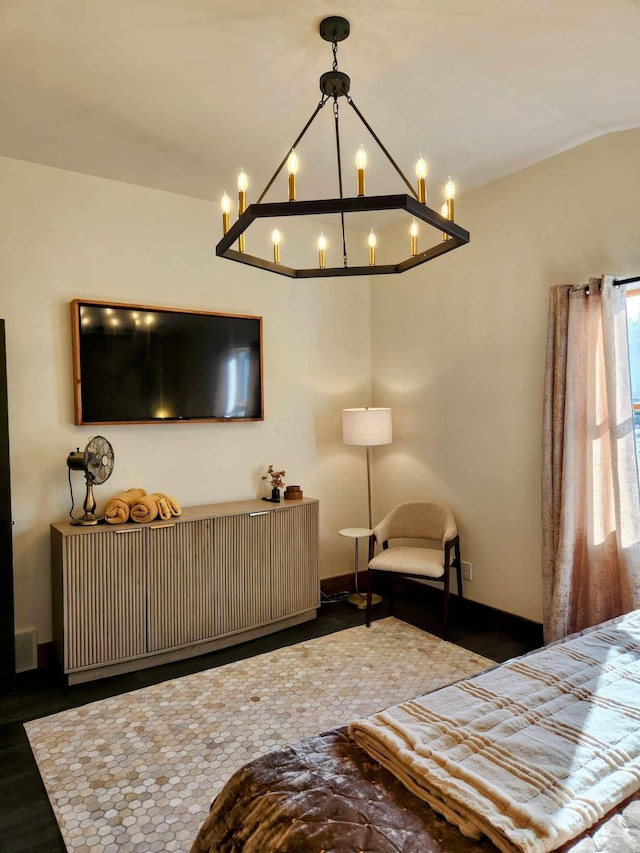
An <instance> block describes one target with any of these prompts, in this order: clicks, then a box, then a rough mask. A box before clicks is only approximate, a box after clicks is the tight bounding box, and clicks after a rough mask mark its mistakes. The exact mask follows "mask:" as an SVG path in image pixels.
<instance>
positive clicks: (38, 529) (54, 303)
mask: <svg viewBox="0 0 640 853" xmlns="http://www.w3.org/2000/svg"><path fill="white" fill-rule="evenodd" d="M0 186H1V187H2V192H1V193H0V317H3V318H4V319H5V320H6V334H7V361H8V391H9V421H10V422H9V429H10V445H11V477H12V501H13V518H14V520H15V527H14V554H15V560H14V570H15V594H16V627H17V628H18V629H23V628H29V627H36V628H37V629H38V641H39V642H46V641H47V640H49V639H50V636H51V618H50V564H49V532H48V526H49V523H50V522H52V521H60V520H64V519H65V517H66V516H67V513H68V511H69V506H70V504H69V490H68V484H67V467H66V464H65V460H66V456H67V454H68V452H69V451H70V450H74V449H75V448H76V447H77V446H79V447H81V448H82V447H84V446H85V444H86V442H87V440H88V439H89V438H90V437H91V436H92V435H95V434H97V433H98V434H103V435H105V436H106V437H107V438H108V439H109V440H110V441H111V443H112V444H113V447H114V450H115V457H116V464H115V469H114V473H113V476H112V477H111V479H110V480H109V481H108V482H107V483H105V484H104V485H103V486H100V487H98V488H96V499H97V501H98V506H99V508H100V507H101V506H102V504H103V502H104V501H105V500H106V499H107V498H108V497H110V496H111V495H113V494H115V493H117V492H118V491H120V490H122V489H124V488H128V487H130V486H143V487H144V488H146V489H147V490H148V491H155V490H157V491H164V492H168V493H170V494H174V495H175V496H176V497H178V499H179V500H180V501H181V502H182V503H183V504H184V505H185V506H188V505H197V504H202V503H210V502H214V501H221V500H234V499H243V498H248V497H254V496H256V495H258V494H266V492H263V491H262V489H263V488H264V484H263V483H262V482H261V481H260V475H261V473H263V472H264V471H265V470H266V467H267V465H268V464H269V463H273V464H274V465H276V466H277V467H278V468H285V469H286V471H287V481H288V482H290V483H298V484H300V485H301V486H302V488H303V491H304V493H305V494H306V495H308V496H313V497H317V498H319V499H320V501H321V513H320V516H321V575H322V576H323V577H326V576H332V575H338V574H344V573H348V572H350V571H351V568H352V560H353V551H352V545H351V543H350V542H348V541H346V540H344V539H342V538H341V537H339V536H338V535H337V530H338V529H339V528H340V527H345V526H351V525H353V524H363V523H364V522H365V520H366V481H365V476H364V470H365V469H364V457H362V458H360V456H359V455H357V454H356V453H354V450H357V449H354V448H347V447H345V446H344V445H343V444H342V435H341V410H342V408H343V407H344V406H352V405H366V404H367V403H369V402H370V395H371V343H370V313H369V283H368V280H367V279H352V280H350V281H349V283H348V286H346V285H345V282H344V281H342V280H334V281H331V280H326V279H324V280H321V281H313V280H308V281H303V282H295V281H290V280H288V279H285V278H283V277H276V276H273V275H270V274H268V273H264V272H262V271H260V270H254V269H249V268H246V267H243V266H241V265H239V264H233V263H231V262H229V261H223V260H220V259H218V258H216V256H215V243H216V241H217V239H218V234H219V228H220V215H219V211H218V210H217V208H216V206H215V205H209V204H208V203H206V202H203V201H200V200H196V199H191V198H186V197H183V196H179V195H173V194H170V193H163V192H159V191H155V190H150V189H146V188H142V187H135V186H131V185H128V184H124V183H118V182H115V181H108V180H104V179H100V178H93V177H88V176H85V175H79V174H76V173H72V172H65V171H61V170H57V169H52V168H49V167H45V166H39V165H34V164H31V163H25V162H21V161H17V160H11V159H6V158H0ZM325 230H326V229H325ZM316 237H317V234H316V233H315V229H313V234H311V235H310V239H313V240H315V238H316ZM334 242H335V241H334ZM336 244H337V243H336ZM292 249H293V247H292V241H290V242H289V243H288V244H287V247H286V251H287V252H291V251H292ZM284 251H285V245H284V244H283V252H284ZM283 260H284V259H283ZM75 297H82V298H88V299H101V300H112V301H115V302H127V301H133V302H139V303H142V304H149V305H159V306H167V307H180V308H187V309H189V308H192V309H204V310H214V311H218V310H219V311H226V312H240V313H249V314H258V315H262V316H263V318H264V367H265V375H264V386H265V415H266V420H265V421H264V423H259V424H215V423H214V424H188V425H187V424H184V425H177V424H176V425H148V426H146V425H140V426H100V427H77V426H75V425H74V424H73V388H72V367H71V342H70V326H69V308H68V305H69V302H70V300H72V299H73V298H75ZM73 482H74V493H75V497H76V501H77V502H79V503H80V504H81V503H82V500H83V497H84V486H83V480H82V476H81V475H80V474H77V473H76V474H74V475H73Z"/></svg>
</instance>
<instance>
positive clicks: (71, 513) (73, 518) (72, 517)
mask: <svg viewBox="0 0 640 853" xmlns="http://www.w3.org/2000/svg"><path fill="white" fill-rule="evenodd" d="M67 473H68V474H69V494H70V495H71V509H70V510H69V516H70V518H71V520H72V521H75V517H74V515H73V488H72V486H71V468H67Z"/></svg>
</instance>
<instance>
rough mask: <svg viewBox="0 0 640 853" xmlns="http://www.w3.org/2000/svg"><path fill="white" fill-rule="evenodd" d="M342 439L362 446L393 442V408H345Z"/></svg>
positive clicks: (343, 411) (347, 442)
mask: <svg viewBox="0 0 640 853" xmlns="http://www.w3.org/2000/svg"><path fill="white" fill-rule="evenodd" d="M342 440H343V442H344V443H345V444H357V445H360V446H362V447H373V446H374V445H377V444H391V409H343V410H342Z"/></svg>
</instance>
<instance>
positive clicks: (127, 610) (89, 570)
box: [63, 528, 147, 671]
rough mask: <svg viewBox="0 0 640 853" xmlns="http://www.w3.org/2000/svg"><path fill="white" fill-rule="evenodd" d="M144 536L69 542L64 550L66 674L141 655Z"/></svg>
mask: <svg viewBox="0 0 640 853" xmlns="http://www.w3.org/2000/svg"><path fill="white" fill-rule="evenodd" d="M146 537H147V531H146V530H144V529H142V528H140V529H134V530H132V531H127V532H126V533H124V532H123V533H121V532H119V531H118V532H116V531H115V530H114V531H108V532H103V531H101V532H100V533H97V532H96V533H85V534H83V535H79V536H69V537H68V538H67V539H66V540H65V543H64V546H65V552H66V553H65V561H64V562H65V568H64V578H63V588H64V598H63V607H64V622H65V634H66V638H65V639H66V642H65V670H66V671H70V670H74V669H80V668H82V667H87V666H95V665H97V664H101V663H106V662H112V661H118V660H123V659H126V658H133V657H137V656H139V655H143V654H145V652H146V651H147V649H146V636H145V634H146V631H145V626H146V618H145V614H146V602H145V562H146V554H145V542H146Z"/></svg>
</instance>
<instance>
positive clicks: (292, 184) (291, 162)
mask: <svg viewBox="0 0 640 853" xmlns="http://www.w3.org/2000/svg"><path fill="white" fill-rule="evenodd" d="M287 170H288V172H289V201H295V200H296V175H297V174H298V158H297V156H296V152H295V151H294V150H293V148H292V149H291V154H289V159H288V160H287Z"/></svg>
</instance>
